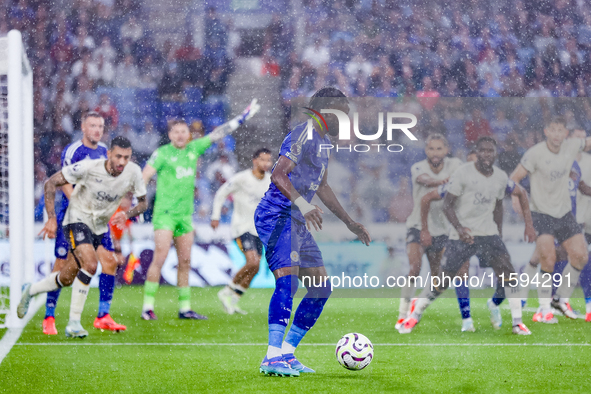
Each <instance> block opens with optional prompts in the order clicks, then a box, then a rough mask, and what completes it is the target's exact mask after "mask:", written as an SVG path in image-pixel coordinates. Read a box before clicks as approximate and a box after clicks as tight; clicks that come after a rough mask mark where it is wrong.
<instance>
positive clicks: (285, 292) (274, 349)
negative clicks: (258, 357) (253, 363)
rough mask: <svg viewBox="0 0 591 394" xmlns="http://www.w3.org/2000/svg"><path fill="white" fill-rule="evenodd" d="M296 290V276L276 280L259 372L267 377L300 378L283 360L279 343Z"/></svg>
mask: <svg viewBox="0 0 591 394" xmlns="http://www.w3.org/2000/svg"><path fill="white" fill-rule="evenodd" d="M297 290H298V277H297V275H285V276H282V277H280V278H277V280H276V282H275V291H274V292H273V296H272V297H271V302H270V304H269V346H268V348H267V354H266V355H265V358H264V359H263V361H262V362H261V365H260V367H259V371H260V372H261V373H264V374H265V375H269V376H287V377H289V376H300V373H299V372H298V371H296V370H295V369H292V368H291V367H290V366H289V364H288V363H286V362H285V361H284V360H283V353H282V350H281V342H282V341H283V336H284V335H285V329H286V328H287V323H288V322H289V318H290V317H291V308H292V305H293V296H294V295H295V293H296V292H297Z"/></svg>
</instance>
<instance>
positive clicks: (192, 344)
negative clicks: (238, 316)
mask: <svg viewBox="0 0 591 394" xmlns="http://www.w3.org/2000/svg"><path fill="white" fill-rule="evenodd" d="M373 345H374V346H384V347H386V346H390V347H454V346H458V347H461V346H480V347H495V346H505V347H507V346H516V347H528V346H529V347H532V346H539V347H576V346H583V347H589V346H591V343H374V344H373ZM14 346H267V344H266V343H182V342H181V343H179V342H143V343H142V342H138V343H133V342H119V343H92V342H91V343H83V342H37V343H35V342H19V343H16V344H15V345H14ZM300 346H335V344H334V343H302V344H300Z"/></svg>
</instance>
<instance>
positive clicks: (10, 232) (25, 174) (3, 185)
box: [0, 30, 35, 327]
mask: <svg viewBox="0 0 591 394" xmlns="http://www.w3.org/2000/svg"><path fill="white" fill-rule="evenodd" d="M0 113H1V115H0V122H1V123H0V162H1V163H0V172H1V174H0V208H1V209H2V212H1V213H0V226H2V230H3V231H1V232H0V234H3V235H0V237H4V238H5V239H4V240H1V241H3V243H2V245H3V246H2V247H7V246H8V245H9V248H10V259H9V265H8V270H5V271H8V276H9V283H8V286H6V284H5V283H0V327H20V326H22V325H23V323H24V321H21V320H19V319H18V317H17V315H16V307H17V305H18V303H19V301H20V297H21V287H22V285H23V283H25V282H32V281H33V278H34V275H35V260H34V254H33V251H34V239H35V233H34V224H35V223H34V208H35V200H34V158H33V73H32V70H31V66H30V64H29V61H28V58H27V55H26V52H25V48H24V46H23V42H22V36H21V33H20V32H19V31H17V30H11V31H10V32H9V33H8V35H7V36H6V37H2V38H0ZM6 238H7V239H8V240H9V243H8V244H7V243H6ZM3 274H4V275H6V272H3ZM0 279H2V278H0ZM4 280H5V278H4Z"/></svg>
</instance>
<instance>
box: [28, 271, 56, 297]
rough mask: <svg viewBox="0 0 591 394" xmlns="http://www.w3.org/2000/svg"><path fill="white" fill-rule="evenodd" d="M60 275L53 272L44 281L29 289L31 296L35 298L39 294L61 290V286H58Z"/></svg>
mask: <svg viewBox="0 0 591 394" xmlns="http://www.w3.org/2000/svg"><path fill="white" fill-rule="evenodd" d="M58 274H59V272H52V273H51V274H49V276H48V277H46V278H45V279H42V280H40V281H39V282H37V283H34V284H33V285H31V288H30V289H29V294H31V295H32V296H34V295H36V294H39V293H48V292H50V291H54V290H57V289H59V286H58V285H57V282H56V278H57V276H58Z"/></svg>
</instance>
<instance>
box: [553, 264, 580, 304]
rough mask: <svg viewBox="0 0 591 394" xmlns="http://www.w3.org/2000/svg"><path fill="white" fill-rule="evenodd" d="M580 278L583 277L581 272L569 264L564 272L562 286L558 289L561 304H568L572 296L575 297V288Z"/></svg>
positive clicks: (557, 293)
mask: <svg viewBox="0 0 591 394" xmlns="http://www.w3.org/2000/svg"><path fill="white" fill-rule="evenodd" d="M579 276H581V271H580V270H578V269H576V268H575V267H573V266H572V265H571V264H570V263H568V264H567V265H566V267H565V268H564V271H562V284H561V285H560V287H559V288H558V289H556V295H557V296H558V297H560V302H568V299H569V298H570V296H571V295H573V291H574V290H575V286H576V285H577V283H579Z"/></svg>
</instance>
